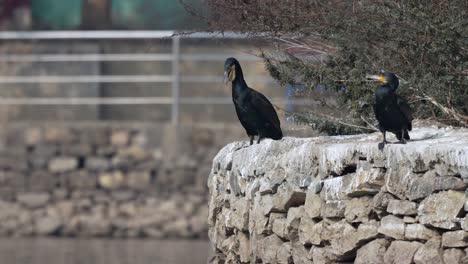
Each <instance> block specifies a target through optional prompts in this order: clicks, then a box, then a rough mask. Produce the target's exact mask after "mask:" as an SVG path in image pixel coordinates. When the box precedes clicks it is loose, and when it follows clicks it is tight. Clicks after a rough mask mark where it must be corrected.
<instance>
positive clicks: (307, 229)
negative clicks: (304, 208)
mask: <svg viewBox="0 0 468 264" xmlns="http://www.w3.org/2000/svg"><path fill="white" fill-rule="evenodd" d="M315 224H316V222H315V221H314V220H313V219H311V218H309V217H302V219H301V223H300V224H299V242H301V243H302V244H303V245H311V244H312V236H314V233H313V232H314V231H313V228H314V225H315Z"/></svg>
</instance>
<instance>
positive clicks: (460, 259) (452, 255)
mask: <svg viewBox="0 0 468 264" xmlns="http://www.w3.org/2000/svg"><path fill="white" fill-rule="evenodd" d="M465 256H466V254H465V252H464V251H463V250H461V249H458V248H450V249H446V250H444V263H466V259H465ZM440 263H442V262H440Z"/></svg>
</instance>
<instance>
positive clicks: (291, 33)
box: [207, 0, 468, 133]
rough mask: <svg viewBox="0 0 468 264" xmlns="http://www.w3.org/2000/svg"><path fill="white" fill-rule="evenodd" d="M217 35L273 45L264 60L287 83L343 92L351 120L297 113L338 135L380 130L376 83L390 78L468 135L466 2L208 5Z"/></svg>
mask: <svg viewBox="0 0 468 264" xmlns="http://www.w3.org/2000/svg"><path fill="white" fill-rule="evenodd" d="M207 5H208V6H209V8H210V15H209V17H208V21H209V23H210V25H211V27H212V29H213V30H224V31H227V30H233V31H242V32H250V34H252V35H260V36H262V37H266V38H269V39H271V40H272V41H273V42H274V43H275V44H276V46H277V47H278V52H277V53H263V58H264V61H265V64H266V68H267V69H268V70H269V71H270V73H271V75H272V76H273V77H274V78H276V79H277V80H278V81H280V82H281V83H291V82H299V83H301V84H303V85H305V86H306V87H308V88H310V89H312V88H313V87H316V86H317V85H324V86H325V87H327V88H328V89H335V90H336V91H337V94H338V102H339V104H338V108H339V109H340V110H342V111H341V112H342V113H346V115H345V116H343V115H342V116H334V117H333V116H326V115H317V114H316V113H314V112H310V113H308V114H297V115H299V117H300V118H299V120H302V121H304V122H307V123H312V124H314V125H315V126H316V127H317V128H320V129H322V130H324V131H328V132H330V133H353V132H362V131H368V130H372V129H375V126H374V123H375V120H374V119H373V118H374V117H373V116H374V115H373V111H372V107H371V106H372V104H373V100H374V97H373V92H374V89H375V88H376V87H377V84H375V83H368V82H366V81H365V75H366V73H375V72H377V71H379V70H382V69H384V70H387V71H392V72H394V73H396V74H397V75H398V76H399V77H400V78H401V79H402V81H401V82H400V88H399V90H398V92H399V93H400V94H401V95H403V96H404V97H405V98H406V99H407V100H408V101H409V102H410V104H411V106H412V108H413V111H414V116H415V117H416V118H419V119H433V120H436V121H439V122H442V123H444V124H447V125H458V126H468V19H467V17H468V1H466V0H453V1H443V0H432V1H431V0H414V1H404V0H400V1H397V0H393V1H383V0H361V1H338V0H330V1H322V0H303V1H284V0H262V1H259V0H258V1H255V0H207Z"/></svg>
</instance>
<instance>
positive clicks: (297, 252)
mask: <svg viewBox="0 0 468 264" xmlns="http://www.w3.org/2000/svg"><path fill="white" fill-rule="evenodd" d="M291 255H292V259H293V263H294V264H312V261H311V260H310V259H308V255H309V252H308V251H307V250H306V248H305V247H304V246H303V245H301V244H299V243H296V244H293V245H292V250H291Z"/></svg>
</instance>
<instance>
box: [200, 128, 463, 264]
mask: <svg viewBox="0 0 468 264" xmlns="http://www.w3.org/2000/svg"><path fill="white" fill-rule="evenodd" d="M411 137H412V138H413V140H412V141H410V142H408V144H406V145H400V144H391V145H387V146H386V147H385V149H384V151H379V150H378V148H377V142H378V141H379V140H380V138H381V136H380V135H379V134H377V133H375V134H371V135H358V136H346V137H317V138H307V139H296V138H286V139H283V140H281V141H271V140H265V141H263V142H262V144H260V145H253V146H248V145H246V143H245V142H239V143H232V144H229V145H227V146H226V147H225V148H223V149H222V150H221V151H220V152H219V153H218V155H217V156H216V157H215V159H214V162H213V167H212V171H211V174H210V177H209V181H208V186H209V189H210V202H209V218H208V221H209V237H210V240H211V242H212V245H213V247H214V256H213V258H212V263H296V264H297V263H337V262H354V263H408V264H409V263H467V261H468V258H467V252H468V216H467V213H466V212H467V211H468V203H467V197H466V193H465V191H466V190H467V182H468V130H467V129H450V128H447V129H440V128H417V129H415V130H414V131H412V133H411Z"/></svg>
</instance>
